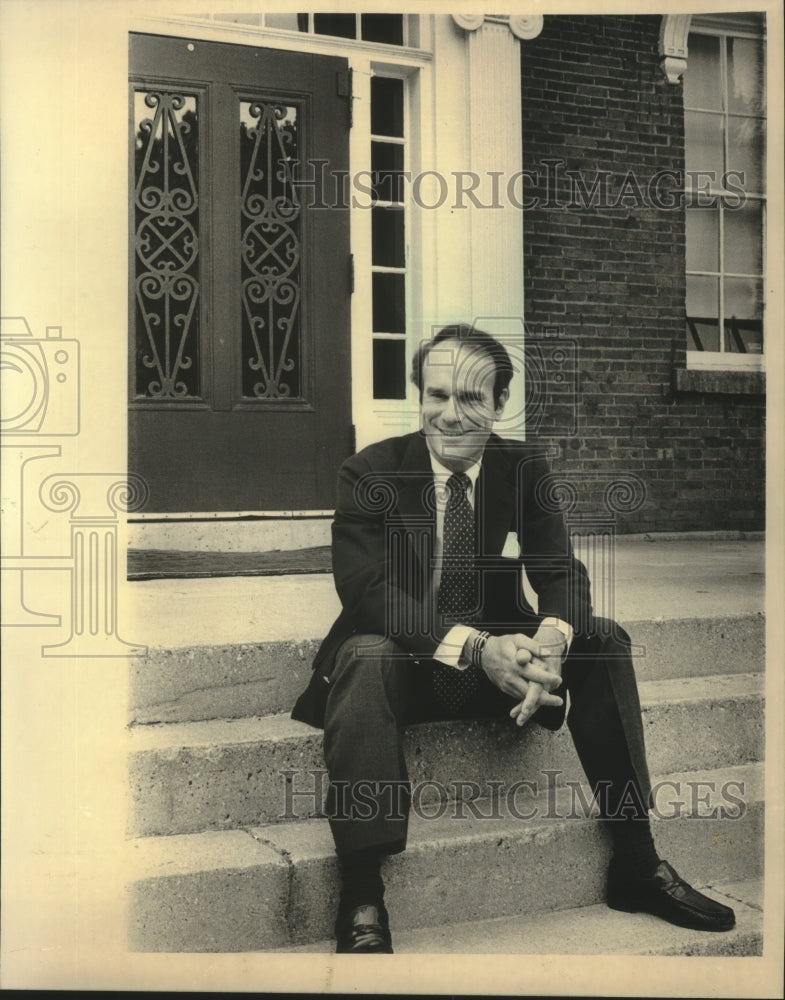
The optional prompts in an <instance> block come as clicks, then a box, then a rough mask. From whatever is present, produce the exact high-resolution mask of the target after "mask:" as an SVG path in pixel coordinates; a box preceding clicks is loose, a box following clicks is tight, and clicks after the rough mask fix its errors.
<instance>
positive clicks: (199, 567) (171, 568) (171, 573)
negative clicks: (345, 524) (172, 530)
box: [128, 545, 332, 580]
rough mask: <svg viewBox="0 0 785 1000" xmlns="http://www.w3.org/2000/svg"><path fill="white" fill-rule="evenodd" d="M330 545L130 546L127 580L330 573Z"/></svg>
mask: <svg viewBox="0 0 785 1000" xmlns="http://www.w3.org/2000/svg"><path fill="white" fill-rule="evenodd" d="M331 572H332V561H331V558H330V546H329V545H320V546H317V547H315V548H310V549H292V550H290V551H289V550H279V549H276V550H275V551H273V552H194V551H181V550H178V549H129V550H128V579H129V580H179V579H183V580H189V579H197V578H205V577H214V576H287V575H289V574H295V573H331Z"/></svg>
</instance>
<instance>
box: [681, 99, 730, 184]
mask: <svg viewBox="0 0 785 1000" xmlns="http://www.w3.org/2000/svg"><path fill="white" fill-rule="evenodd" d="M684 131H685V136H684V140H685V146H686V163H687V170H688V171H691V170H710V171H713V173H714V178H715V179H716V180H717V181H719V179H720V177H721V176H722V172H723V159H722V116H721V115H710V114H700V113H699V112H697V111H687V112H686V113H685V115H684Z"/></svg>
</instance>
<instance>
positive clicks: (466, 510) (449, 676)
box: [433, 472, 480, 712]
mask: <svg viewBox="0 0 785 1000" xmlns="http://www.w3.org/2000/svg"><path fill="white" fill-rule="evenodd" d="M470 485H471V481H470V479H469V477H468V476H467V475H466V473H463V472H461V473H455V474H454V475H452V476H450V478H449V479H448V481H447V506H446V508H445V511H444V544H443V547H442V566H443V570H442V578H441V584H440V586H439V599H438V603H437V611H438V612H439V615H440V616H443V617H444V618H446V619H447V621H446V622H445V624H447V625H450V624H453V625H457V624H462V625H468V624H469V623H470V622H471V619H472V617H473V615H474V614H475V613H476V610H477V573H476V571H475V568H474V555H475V528H474V511H473V510H472V505H471V504H470V503H469V497H468V495H467V490H468V489H469V486H470ZM479 686H480V671H479V669H478V668H477V667H473V666H469V667H467V668H466V670H458V669H456V668H455V667H451V666H448V665H447V664H444V663H435V664H434V670H433V687H434V691H435V692H436V696H437V698H438V699H439V702H440V704H441V705H442V706H443V707H444V708H446V709H448V710H449V711H450V712H459V711H460V710H461V709H462V708H463V707H464V705H465V704H466V703H467V701H468V700H469V698H470V697H471V696H472V695H473V694H475V693H476V692H477V690H478V689H479Z"/></svg>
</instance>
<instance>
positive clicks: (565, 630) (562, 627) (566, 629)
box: [540, 618, 574, 656]
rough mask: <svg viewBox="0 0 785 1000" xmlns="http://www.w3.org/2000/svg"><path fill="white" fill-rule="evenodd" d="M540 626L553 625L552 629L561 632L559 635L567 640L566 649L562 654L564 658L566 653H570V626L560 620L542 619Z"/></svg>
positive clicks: (571, 635)
mask: <svg viewBox="0 0 785 1000" xmlns="http://www.w3.org/2000/svg"><path fill="white" fill-rule="evenodd" d="M540 625H541V626H542V625H553V626H554V628H557V629H558V630H559V631H560V632H561V634H562V635H563V636H564V638H565V639H566V640H567V648H566V649H565V650H564V654H565V656H566V655H567V653H568V652H569V651H570V646H571V645H572V637H573V635H574V630H573V627H572V625H569V624H568V623H567V622H563V621H562V620H561V618H543V620H542V621H541V622H540Z"/></svg>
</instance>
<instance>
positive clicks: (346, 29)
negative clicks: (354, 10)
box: [313, 14, 357, 38]
mask: <svg viewBox="0 0 785 1000" xmlns="http://www.w3.org/2000/svg"><path fill="white" fill-rule="evenodd" d="M313 30H314V31H315V32H316V34H317V35H335V36H337V37H338V38H356V37H357V16H356V15H355V14H314V16H313Z"/></svg>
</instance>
